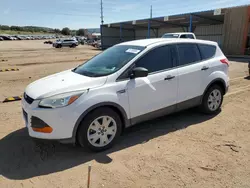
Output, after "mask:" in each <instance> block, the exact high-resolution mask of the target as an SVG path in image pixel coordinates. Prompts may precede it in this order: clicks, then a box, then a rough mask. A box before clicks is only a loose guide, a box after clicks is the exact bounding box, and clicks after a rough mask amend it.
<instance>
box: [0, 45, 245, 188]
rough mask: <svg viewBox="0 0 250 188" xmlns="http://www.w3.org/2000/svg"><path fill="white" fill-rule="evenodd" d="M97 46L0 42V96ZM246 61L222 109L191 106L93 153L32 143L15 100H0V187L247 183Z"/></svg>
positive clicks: (237, 65) (235, 67)
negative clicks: (206, 112) (213, 113)
mask: <svg viewBox="0 0 250 188" xmlns="http://www.w3.org/2000/svg"><path fill="white" fill-rule="evenodd" d="M99 52H100V51H98V50H95V49H93V48H92V47H89V46H79V47H78V48H75V49H71V48H62V49H54V48H52V47H51V45H47V44H43V42H42V41H4V42H0V69H1V68H19V69H20V71H18V72H0V101H2V100H4V98H5V97H10V96H18V95H21V94H22V93H23V91H24V88H25V87H26V86H27V85H28V84H29V83H30V82H32V81H34V80H37V79H38V78H41V77H44V76H46V75H49V74H52V73H56V72H59V71H62V70H66V69H69V68H72V67H75V66H76V65H78V64H80V63H82V62H84V61H85V60H87V59H88V58H90V57H92V56H94V55H96V54H97V53H99ZM247 74H248V73H247V64H246V63H241V62H231V66H230V78H231V87H230V90H229V93H228V94H227V95H226V97H225V99H224V103H223V107H222V111H221V112H220V113H219V114H218V115H216V116H207V115H203V114H201V113H199V112H198V111H197V110H196V109H192V110H187V111H184V112H181V113H178V114H174V115H170V116H166V117H163V118H160V119H156V120H153V121H149V122H146V123H143V124H140V125H137V126H135V127H132V128H130V129H128V130H126V132H125V133H124V134H123V136H122V137H121V140H120V141H119V143H118V144H117V145H116V146H115V147H114V148H112V149H110V150H108V151H105V152H101V153H91V152H88V151H86V150H85V149H82V148H79V147H74V146H72V145H63V144H59V143H54V142H48V143H47V144H46V143H44V144H41V145H36V144H34V142H32V140H31V139H30V138H29V136H28V133H27V131H26V129H25V128H24V121H23V119H22V113H21V104H20V101H17V102H12V103H0V139H1V140H0V187H1V188H9V187H15V188H16V187H27V188H28V187H38V188H39V187H41V188H43V187H47V188H50V187H53V188H57V187H58V188H59V187H60V188H61V187H63V188H69V187H70V188H85V187H86V182H87V169H88V165H92V171H91V188H100V187H108V188H116V187H117V188H120V187H121V188H129V187H133V188H134V187H135V188H137V187H143V188H153V187H154V188H156V187H157V188H158V187H159V188H166V187H177V188H178V187H197V188H201V187H202V188H206V187H207V188H211V187H222V188H225V187H241V188H248V187H250V137H249V135H250V118H249V116H250V108H249V107H250V79H249V77H246V76H247Z"/></svg>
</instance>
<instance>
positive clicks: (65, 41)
mask: <svg viewBox="0 0 250 188" xmlns="http://www.w3.org/2000/svg"><path fill="white" fill-rule="evenodd" d="M69 43H70V40H64V41H63V42H62V45H63V46H69Z"/></svg>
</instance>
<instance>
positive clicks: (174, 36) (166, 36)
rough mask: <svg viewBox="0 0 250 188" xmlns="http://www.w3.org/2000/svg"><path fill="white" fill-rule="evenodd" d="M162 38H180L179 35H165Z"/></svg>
mask: <svg viewBox="0 0 250 188" xmlns="http://www.w3.org/2000/svg"><path fill="white" fill-rule="evenodd" d="M162 38H179V35H178V34H164V35H163V36H162Z"/></svg>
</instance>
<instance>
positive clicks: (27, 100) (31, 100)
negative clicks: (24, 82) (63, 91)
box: [23, 93, 34, 104]
mask: <svg viewBox="0 0 250 188" xmlns="http://www.w3.org/2000/svg"><path fill="white" fill-rule="evenodd" d="M23 97H24V99H25V101H26V102H27V103H29V104H31V103H33V101H34V99H32V98H31V97H30V96H28V95H27V94H26V93H24V94H23Z"/></svg>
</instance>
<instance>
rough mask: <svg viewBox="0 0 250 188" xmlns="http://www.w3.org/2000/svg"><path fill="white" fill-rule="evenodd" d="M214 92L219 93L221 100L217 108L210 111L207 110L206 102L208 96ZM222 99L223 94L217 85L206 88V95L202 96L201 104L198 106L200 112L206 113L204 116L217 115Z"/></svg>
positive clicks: (207, 104)
mask: <svg viewBox="0 0 250 188" xmlns="http://www.w3.org/2000/svg"><path fill="white" fill-rule="evenodd" d="M214 90H216V91H219V92H220V95H221V100H220V102H219V103H218V104H219V105H218V107H217V108H216V109H214V110H211V109H210V108H209V102H208V100H209V96H210V94H211V93H212V92H213V91H214ZM223 97H224V92H223V89H222V88H221V87H220V86H219V85H217V84H214V85H212V86H210V87H209V88H208V90H207V91H206V93H205V94H204V96H203V99H202V104H201V106H200V109H201V111H202V112H204V113H206V114H218V112H220V110H221V105H222V102H223Z"/></svg>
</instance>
